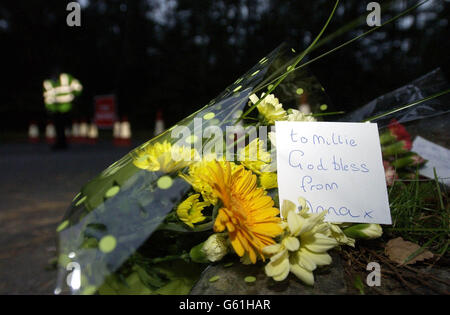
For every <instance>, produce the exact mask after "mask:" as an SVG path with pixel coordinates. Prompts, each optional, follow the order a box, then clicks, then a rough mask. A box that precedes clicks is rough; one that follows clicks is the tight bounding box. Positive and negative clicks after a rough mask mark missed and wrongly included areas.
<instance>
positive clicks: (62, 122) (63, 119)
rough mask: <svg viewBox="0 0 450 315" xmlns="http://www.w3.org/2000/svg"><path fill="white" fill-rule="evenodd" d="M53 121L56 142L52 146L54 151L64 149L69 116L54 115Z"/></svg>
mask: <svg viewBox="0 0 450 315" xmlns="http://www.w3.org/2000/svg"><path fill="white" fill-rule="evenodd" d="M53 121H54V123H55V131H56V142H55V144H54V145H53V148H54V149H66V148H67V139H66V130H65V129H66V126H67V125H68V121H69V115H68V114H67V113H54V114H53Z"/></svg>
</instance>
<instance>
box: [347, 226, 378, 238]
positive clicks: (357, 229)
mask: <svg viewBox="0 0 450 315" xmlns="http://www.w3.org/2000/svg"><path fill="white" fill-rule="evenodd" d="M344 233H345V235H347V236H349V237H352V238H356V239H357V238H361V239H365V240H370V239H374V238H378V237H380V236H381V235H382V234H383V229H382V228H381V226H380V225H379V224H373V223H362V224H355V225H353V226H351V227H349V228H346V229H345V230H344Z"/></svg>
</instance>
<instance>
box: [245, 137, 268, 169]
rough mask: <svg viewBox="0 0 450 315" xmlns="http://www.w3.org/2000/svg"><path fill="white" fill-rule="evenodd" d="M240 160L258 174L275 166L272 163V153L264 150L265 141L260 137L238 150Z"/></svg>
mask: <svg viewBox="0 0 450 315" xmlns="http://www.w3.org/2000/svg"><path fill="white" fill-rule="evenodd" d="M238 160H239V161H240V162H241V164H242V165H244V166H245V167H246V168H248V169H249V170H251V171H253V172H254V173H256V174H258V175H260V174H261V173H262V172H268V171H270V169H272V168H273V166H272V165H271V164H270V163H271V161H272V159H271V156H270V153H269V152H267V151H266V150H264V148H263V142H262V141H260V140H259V139H258V138H256V139H254V140H253V141H252V142H250V143H249V144H248V145H247V146H246V147H245V148H243V149H241V150H240V151H239V152H238Z"/></svg>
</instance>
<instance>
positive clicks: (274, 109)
mask: <svg viewBox="0 0 450 315" xmlns="http://www.w3.org/2000/svg"><path fill="white" fill-rule="evenodd" d="M261 97H264V93H263V94H262V95H261ZM258 100H259V98H258V97H257V96H256V95H255V94H252V95H251V96H250V101H252V103H253V104H256V102H258ZM256 107H257V108H258V111H259V113H260V114H261V115H262V116H263V117H264V119H265V121H266V122H267V123H268V124H274V123H275V121H276V120H286V119H287V114H286V111H285V110H284V109H283V104H281V103H280V102H279V101H278V98H276V97H275V96H274V95H273V94H269V95H267V96H266V97H265V98H263V100H262V101H261V102H260V103H259V104H258V105H257V106H256Z"/></svg>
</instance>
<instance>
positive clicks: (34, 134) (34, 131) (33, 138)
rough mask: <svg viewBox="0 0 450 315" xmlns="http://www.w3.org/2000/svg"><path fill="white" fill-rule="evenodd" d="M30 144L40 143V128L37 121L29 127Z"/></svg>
mask: <svg viewBox="0 0 450 315" xmlns="http://www.w3.org/2000/svg"><path fill="white" fill-rule="evenodd" d="M28 142H30V143H38V142H39V127H38V125H37V123H36V122H35V121H32V122H31V123H30V126H29V127H28Z"/></svg>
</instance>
